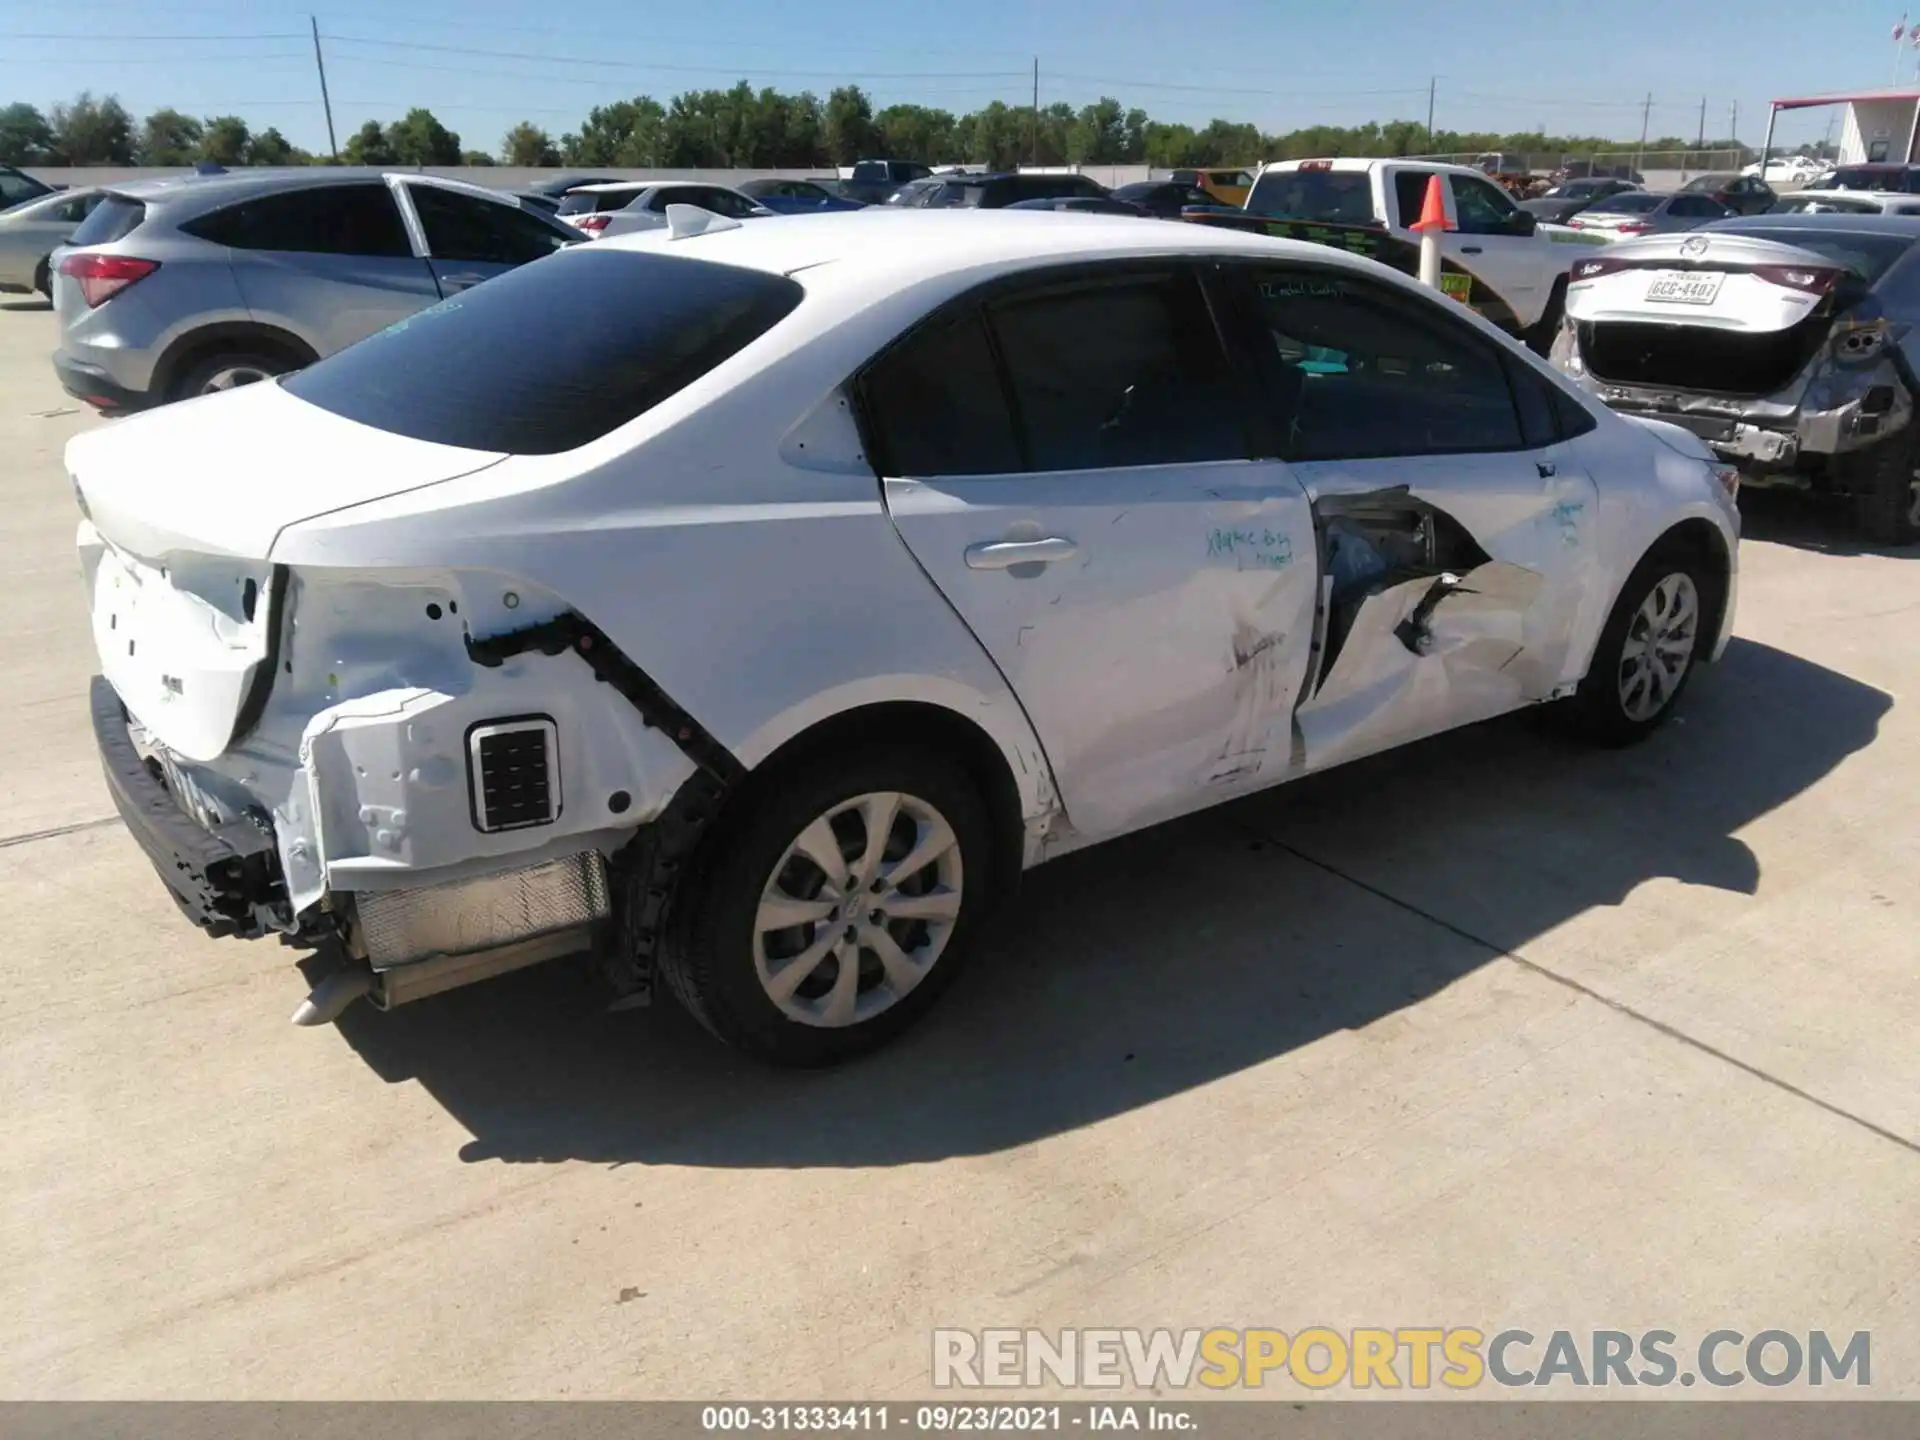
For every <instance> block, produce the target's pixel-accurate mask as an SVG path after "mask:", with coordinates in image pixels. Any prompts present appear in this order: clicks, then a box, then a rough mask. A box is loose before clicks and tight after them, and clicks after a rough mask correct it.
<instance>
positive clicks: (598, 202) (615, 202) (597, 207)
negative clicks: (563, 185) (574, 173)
mask: <svg viewBox="0 0 1920 1440" xmlns="http://www.w3.org/2000/svg"><path fill="white" fill-rule="evenodd" d="M644 193H645V192H644V191H641V190H586V191H576V192H574V193H573V194H571V195H567V196H564V197H562V198H561V201H560V208H559V210H558V211H557V212H555V213H557V214H560V215H598V214H600V213H601V212H603V211H606V210H620V209H624V208H625V207H626V205H627V203H628V202H629V201H630V200H633V199H635V198H636V197H638V196H640V195H642V194H644Z"/></svg>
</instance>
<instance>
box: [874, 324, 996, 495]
mask: <svg viewBox="0 0 1920 1440" xmlns="http://www.w3.org/2000/svg"><path fill="white" fill-rule="evenodd" d="M861 387H862V391H863V395H864V399H865V409H866V419H867V423H868V425H869V426H870V427H871V428H872V430H873V431H874V434H875V437H876V439H877V441H878V447H879V452H880V453H879V456H878V457H877V458H878V460H879V462H880V466H881V469H882V471H883V473H885V474H888V475H897V476H903V477H904V476H913V477H928V478H932V477H937V476H942V475H1004V474H1008V473H1010V472H1014V471H1019V470H1023V469H1025V468H1026V467H1025V465H1024V464H1023V462H1022V460H1021V455H1020V444H1019V441H1018V439H1017V438H1016V437H1015V435H1014V429H1013V412H1012V410H1010V409H1009V408H1008V406H1007V397H1006V392H1005V391H1004V390H1003V389H1002V387H1001V384H1000V372H999V370H998V368H997V367H996V366H995V364H994V359H993V349H992V346H991V344H990V343H989V341H988V339H987V327H986V323H985V321H984V320H982V318H981V314H980V311H979V309H978V308H977V307H970V308H967V309H965V310H962V311H960V312H958V313H955V314H950V315H947V316H945V317H943V318H940V319H936V320H935V321H933V322H931V323H929V324H928V325H926V326H923V327H922V328H921V329H920V330H918V331H916V332H915V333H913V334H912V335H909V336H908V337H907V338H906V339H905V340H903V341H902V342H901V343H900V344H899V345H897V346H895V347H894V348H893V349H891V350H889V351H888V352H887V353H886V354H885V355H883V356H881V357H880V359H879V360H878V361H876V362H875V363H874V364H873V366H872V367H871V368H870V369H869V370H868V371H867V373H866V375H865V376H864V377H863V378H862V380H861Z"/></svg>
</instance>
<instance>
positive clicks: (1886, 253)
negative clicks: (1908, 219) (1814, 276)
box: [1731, 225, 1913, 285]
mask: <svg viewBox="0 0 1920 1440" xmlns="http://www.w3.org/2000/svg"><path fill="white" fill-rule="evenodd" d="M1731 233H1733V234H1736V235H1739V236H1741V237H1742V238H1743V239H1748V240H1771V241H1773V242H1774V243H1776V244H1779V245H1792V246H1793V247H1795V248H1796V249H1799V250H1811V251H1812V252H1813V253H1814V254H1816V255H1818V256H1820V257H1821V258H1823V259H1826V260H1830V261H1832V262H1833V263H1834V264H1836V265H1844V266H1845V267H1846V268H1847V269H1849V270H1851V271H1852V272H1853V273H1854V274H1855V275H1858V276H1859V277H1860V278H1861V279H1862V280H1864V281H1866V283H1867V284H1869V285H1871V284H1873V282H1874V281H1876V280H1878V279H1879V278H1880V277H1881V276H1882V275H1884V274H1886V273H1887V271H1889V270H1890V269H1892V268H1893V262H1894V261H1896V260H1898V259H1899V258H1900V257H1901V256H1902V255H1904V254H1906V253H1907V250H1908V248H1909V247H1910V246H1911V245H1912V244H1913V241H1912V240H1911V239H1910V238H1909V237H1907V236H1905V235H1863V234H1861V233H1859V232H1858V231H1853V230H1839V231H1835V230H1829V229H1826V228H1824V227H1823V228H1821V229H1818V230H1816V229H1814V228H1813V227H1812V226H1806V227H1804V228H1803V227H1799V226H1794V227H1788V226H1784V225H1783V226H1781V227H1780V228H1779V229H1778V230H1755V229H1749V228H1748V227H1747V226H1745V225H1742V226H1741V227H1740V228H1739V229H1738V230H1735V231H1732V232H1731Z"/></svg>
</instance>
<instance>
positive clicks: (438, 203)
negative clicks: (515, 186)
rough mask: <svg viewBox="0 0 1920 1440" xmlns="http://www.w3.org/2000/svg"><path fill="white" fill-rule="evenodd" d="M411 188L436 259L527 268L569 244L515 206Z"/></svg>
mask: <svg viewBox="0 0 1920 1440" xmlns="http://www.w3.org/2000/svg"><path fill="white" fill-rule="evenodd" d="M407 190H408V193H409V194H410V195H412V197H413V208H414V210H415V211H416V212H417V213H418V214H419V216H420V228H421V229H423V230H424V231H425V232H426V236H427V252H428V253H429V254H431V255H432V256H433V258H434V259H436V260H472V261H476V262H479V263H482V264H493V265H524V264H526V263H527V262H528V261H529V260H538V259H539V258H540V257H541V256H542V255H551V254H552V253H553V252H554V251H556V250H559V249H563V248H564V247H565V246H566V244H567V237H566V236H564V235H561V234H560V233H558V232H557V231H556V230H555V229H554V228H553V227H552V226H550V225H543V224H541V223H540V222H539V221H538V220H536V219H534V218H533V216H531V215H529V214H527V213H526V212H525V211H524V210H520V209H517V208H515V207H514V206H511V205H499V204H496V203H494V202H493V201H491V200H481V199H478V198H476V197H475V196H472V195H461V194H458V193H456V192H454V191H452V190H442V189H441V188H440V187H439V186H437V185H409V186H408V187H407Z"/></svg>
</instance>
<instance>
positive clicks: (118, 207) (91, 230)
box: [67, 195, 147, 245]
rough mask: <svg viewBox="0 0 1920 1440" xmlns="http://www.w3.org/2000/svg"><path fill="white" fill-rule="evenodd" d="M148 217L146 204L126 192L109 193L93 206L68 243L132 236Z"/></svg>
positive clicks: (102, 241)
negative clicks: (129, 197) (128, 196)
mask: <svg viewBox="0 0 1920 1440" xmlns="http://www.w3.org/2000/svg"><path fill="white" fill-rule="evenodd" d="M146 218H147V207H146V206H145V205H144V204H142V203H141V202H140V201H138V200H131V199H128V198H127V197H126V196H125V195H109V196H107V197H106V198H105V199H103V200H101V202H100V203H99V204H98V205H96V206H94V207H93V213H92V214H91V215H89V216H87V218H86V219H84V220H82V221H81V222H80V225H79V228H77V229H76V230H75V231H74V232H73V234H72V235H71V236H69V237H68V239H67V244H69V245H111V244H112V243H113V242H114V241H116V240H123V239H125V238H126V237H127V236H129V235H131V234H132V233H133V232H134V231H135V230H136V229H137V228H138V227H139V224H140V222H141V221H142V220H144V219H146Z"/></svg>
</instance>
